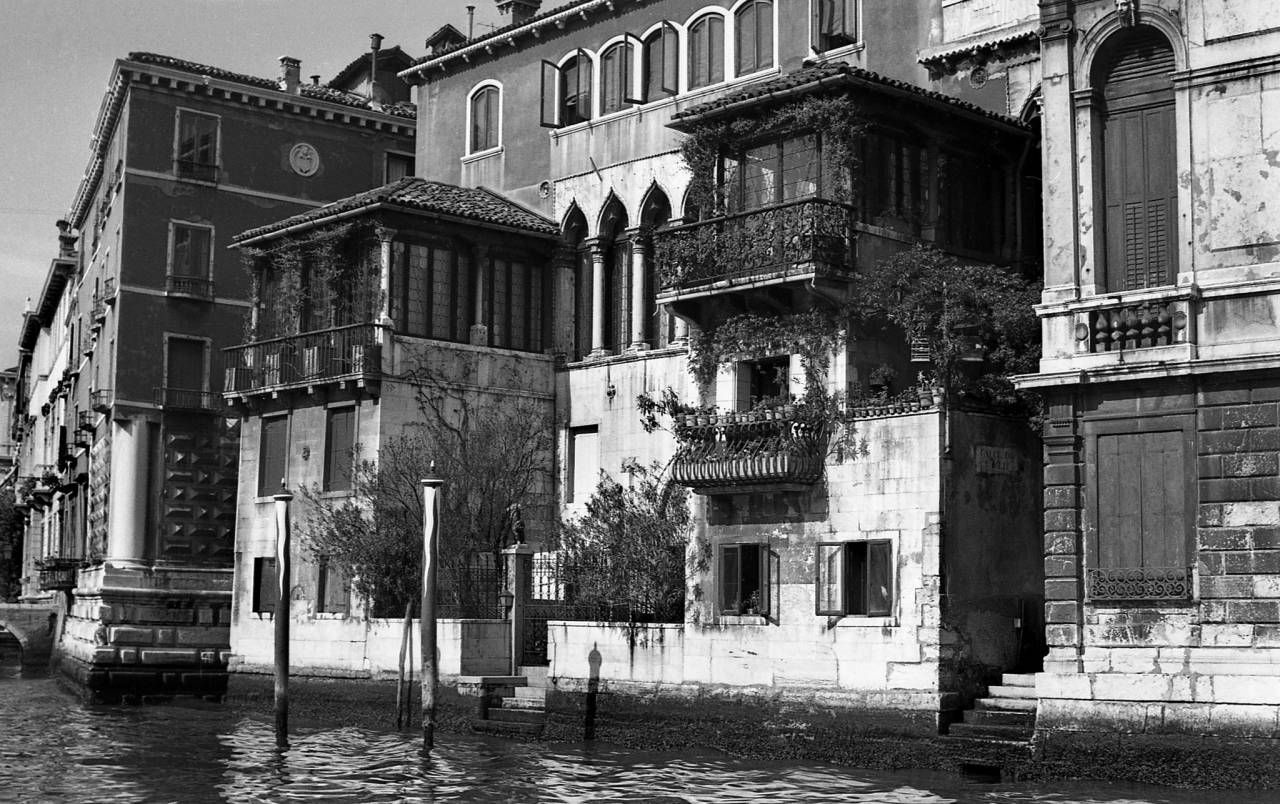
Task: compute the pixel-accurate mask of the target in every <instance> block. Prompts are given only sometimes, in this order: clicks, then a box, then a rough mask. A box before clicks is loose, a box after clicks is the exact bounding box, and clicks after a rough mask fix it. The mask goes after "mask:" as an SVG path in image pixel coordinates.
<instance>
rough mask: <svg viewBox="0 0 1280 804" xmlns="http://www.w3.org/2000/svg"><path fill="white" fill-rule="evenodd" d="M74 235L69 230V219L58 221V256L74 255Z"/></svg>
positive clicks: (75, 238) (75, 239) (76, 238)
mask: <svg viewBox="0 0 1280 804" xmlns="http://www.w3.org/2000/svg"><path fill="white" fill-rule="evenodd" d="M79 239H80V238H78V237H76V236H75V234H73V233H72V231H71V223H70V221H65V220H60V221H58V256H59V257H74V256H75V255H76V241H77V240H79Z"/></svg>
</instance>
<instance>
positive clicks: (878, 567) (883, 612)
mask: <svg viewBox="0 0 1280 804" xmlns="http://www.w3.org/2000/svg"><path fill="white" fill-rule="evenodd" d="M892 592H893V550H892V547H891V545H890V544H889V542H869V543H868V544H867V614H869V615H871V616H879V617H886V616H888V615H889V613H890V612H891V609H892V602H891V601H892V599H893V594H892Z"/></svg>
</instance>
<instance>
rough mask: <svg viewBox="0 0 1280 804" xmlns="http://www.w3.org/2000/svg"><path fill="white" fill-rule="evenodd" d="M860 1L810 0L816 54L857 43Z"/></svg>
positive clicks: (859, 23)
mask: <svg viewBox="0 0 1280 804" xmlns="http://www.w3.org/2000/svg"><path fill="white" fill-rule="evenodd" d="M861 5H862V0H810V9H811V23H812V28H813V30H812V37H811V38H812V41H813V49H814V50H815V51H817V52H818V53H825V52H826V51H828V50H835V49H836V48H838V47H844V46H846V45H855V44H857V43H858V41H859V36H858V31H859V29H860V27H861V20H860V19H859V17H860V11H861Z"/></svg>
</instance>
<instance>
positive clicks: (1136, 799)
mask: <svg viewBox="0 0 1280 804" xmlns="http://www.w3.org/2000/svg"><path fill="white" fill-rule="evenodd" d="M291 743H292V745H291V746H290V748H288V749H285V750H283V751H282V750H280V749H277V748H276V747H275V737H274V734H273V733H272V730H271V726H270V723H268V722H267V720H266V719H263V718H253V717H244V716H242V715H238V714H232V713H230V712H227V711H225V710H223V709H221V708H220V707H219V706H218V705H216V704H193V705H189V706H183V705H167V706H144V707H138V706H85V705H82V704H81V703H79V702H78V700H77V699H75V698H73V697H72V696H70V695H69V694H67V693H66V692H64V691H62V690H61V689H59V688H58V687H57V686H56V685H55V684H54V682H53V681H52V680H50V679H49V678H40V677H30V676H23V675H20V674H18V673H17V672H16V671H12V670H10V671H7V672H6V671H3V670H0V801H6V802H8V801H13V802H22V803H23V804H36V803H37V802H93V804H99V803H102V804H108V803H109V802H182V803H183V804H189V803H193V802H206V801H208V802H218V801H227V802H292V801H313V802H314V801H319V802H358V803H359V804H365V802H453V801H460V802H461V801H466V802H470V801H474V802H662V803H663V804H675V803H676V802H750V803H751V804H760V803H763V802H792V801H794V802H841V803H842V804H843V803H844V802H855V803H861V802H868V803H870V802H874V803H875V804H881V803H882V802H883V803H885V804H949V803H950V802H993V803H995V804H1020V803H1021V802H1035V803H1036V804H1070V803H1072V802H1076V803H1078V804H1206V803H1207V802H1217V801H1222V802H1230V804H1262V803H1263V802H1268V803H1269V804H1275V802H1277V801H1278V800H1280V793H1276V792H1274V791H1273V792H1272V793H1259V792H1248V791H1244V792H1231V793H1227V792H1207V791H1187V790H1173V789H1166V788H1155V787H1140V786H1130V785H1115V784H1101V783H1065V782H1064V783H1054V784H1051V785H1050V784H1041V785H1028V784H984V783H981V782H975V781H969V780H966V779H963V778H961V777H957V776H951V775H948V774H942V773H931V772H901V773H887V772H880V771H863V770H856V769H851V768H840V767H833V766H828V765H821V764H813V763H804V762H789V761H788V762H781V761H762V760H744V759H733V758H728V757H725V756H723V755H721V754H718V753H715V752H710V751H701V752H679V753H672V752H643V751H631V750H622V749H617V748H613V747H610V746H607V745H600V744H594V745H591V744H572V745H564V744H556V745H552V744H537V743H533V744H531V743H518V742H509V741H506V740H501V739H494V738H482V737H478V736H470V735H454V734H443V735H440V736H439V740H438V745H437V747H436V750H435V752H433V754H432V756H431V757H430V758H429V759H423V758H422V757H421V755H420V754H419V752H418V747H419V743H418V742H417V740H416V739H415V737H414V736H413V735H409V734H399V733H394V732H390V731H388V732H377V731H369V730H365V729H357V728H319V727H310V728H309V727H307V725H306V724H297V727H296V728H295V730H294V734H293V736H292V739H291Z"/></svg>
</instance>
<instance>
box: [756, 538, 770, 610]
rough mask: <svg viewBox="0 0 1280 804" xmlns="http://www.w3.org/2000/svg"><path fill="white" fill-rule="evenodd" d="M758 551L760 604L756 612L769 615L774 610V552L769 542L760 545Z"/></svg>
mask: <svg viewBox="0 0 1280 804" xmlns="http://www.w3.org/2000/svg"><path fill="white" fill-rule="evenodd" d="M756 553H757V554H758V555H759V556H760V606H759V608H758V609H757V610H756V613H757V614H761V615H763V616H765V617H768V616H769V615H770V613H772V611H773V573H772V572H771V570H772V568H773V559H774V553H773V551H772V550H770V549H769V545H767V544H761V545H758V546H757V549H756Z"/></svg>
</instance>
